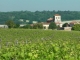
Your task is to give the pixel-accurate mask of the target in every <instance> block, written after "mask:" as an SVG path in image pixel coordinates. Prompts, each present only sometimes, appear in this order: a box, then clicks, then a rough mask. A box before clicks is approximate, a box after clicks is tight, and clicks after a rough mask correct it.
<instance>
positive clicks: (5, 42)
mask: <svg viewBox="0 0 80 60" xmlns="http://www.w3.org/2000/svg"><path fill="white" fill-rule="evenodd" d="M63 35H64V36H63ZM0 60H80V32H79V31H54V30H36V29H34V30H32V29H31V30H30V29H29V30H26V29H6V30H5V29H0Z"/></svg>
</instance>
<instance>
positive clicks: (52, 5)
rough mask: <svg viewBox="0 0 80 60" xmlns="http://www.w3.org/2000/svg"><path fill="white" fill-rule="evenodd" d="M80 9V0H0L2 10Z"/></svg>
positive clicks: (0, 10) (0, 9)
mask: <svg viewBox="0 0 80 60" xmlns="http://www.w3.org/2000/svg"><path fill="white" fill-rule="evenodd" d="M26 10H27V11H32V12H34V11H43V10H45V11H48V10H49V11H53V10H55V11H58V10H60V11H68V10H69V11H80V0H0V12H10V11H26Z"/></svg>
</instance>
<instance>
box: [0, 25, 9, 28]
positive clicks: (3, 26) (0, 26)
mask: <svg viewBox="0 0 80 60" xmlns="http://www.w3.org/2000/svg"><path fill="white" fill-rule="evenodd" d="M0 28H8V26H7V25H0Z"/></svg>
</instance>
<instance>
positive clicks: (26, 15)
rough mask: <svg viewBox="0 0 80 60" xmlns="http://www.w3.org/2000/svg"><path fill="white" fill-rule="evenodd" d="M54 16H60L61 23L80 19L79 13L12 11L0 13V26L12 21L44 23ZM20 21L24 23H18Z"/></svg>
mask: <svg viewBox="0 0 80 60" xmlns="http://www.w3.org/2000/svg"><path fill="white" fill-rule="evenodd" d="M54 14H60V15H61V16H62V21H65V20H77V19H80V11H35V12H31V11H13V12H0V24H4V23H5V22H6V21H7V20H14V21H15V22H16V23H25V21H26V20H29V23H32V21H38V22H45V21H46V20H47V19H48V18H50V17H53V15H54ZM20 19H22V20H24V21H23V22H20V21H19V20H20Z"/></svg>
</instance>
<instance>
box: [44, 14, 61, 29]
mask: <svg viewBox="0 0 80 60" xmlns="http://www.w3.org/2000/svg"><path fill="white" fill-rule="evenodd" d="M50 22H55V23H56V25H57V26H59V27H62V22H61V16H60V15H59V14H55V15H54V16H53V18H49V19H48V20H47V21H46V22H45V23H43V28H44V29H48V28H49V24H50Z"/></svg>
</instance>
